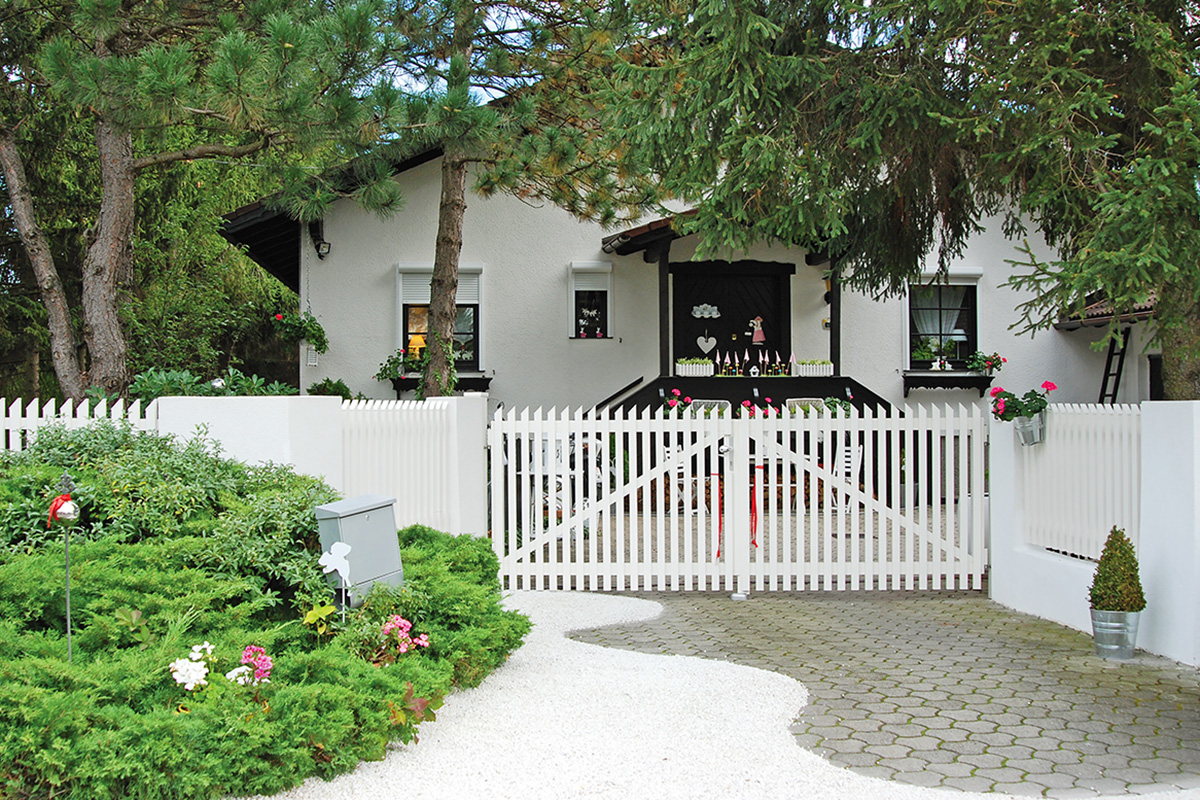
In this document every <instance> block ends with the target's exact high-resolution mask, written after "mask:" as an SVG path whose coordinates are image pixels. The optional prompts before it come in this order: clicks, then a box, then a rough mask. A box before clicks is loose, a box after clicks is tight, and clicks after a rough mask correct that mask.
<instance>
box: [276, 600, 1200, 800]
mask: <svg viewBox="0 0 1200 800" xmlns="http://www.w3.org/2000/svg"><path fill="white" fill-rule="evenodd" d="M506 604H507V605H508V606H510V607H512V608H517V609H520V610H521V611H523V612H525V613H526V614H528V615H529V616H530V618H531V619H532V620H533V622H534V629H533V632H532V633H531V634H530V635H529V637H528V638H527V639H526V643H525V645H524V646H523V647H521V648H520V649H519V650H517V651H516V652H515V653H513V655H512V657H511V658H510V659H509V661H508V663H506V664H505V665H504V666H503V667H501V668H500V669H499V670H497V671H496V672H495V673H493V674H492V675H491V676H490V677H488V679H487V680H485V681H484V682H483V685H482V686H480V687H478V688H476V689H471V690H468V691H464V692H458V693H455V694H453V695H451V696H450V697H448V698H447V699H446V704H445V706H444V707H443V708H442V709H441V710H440V711H439V712H438V720H437V722H435V723H432V724H430V725H427V726H422V727H421V728H420V737H421V741H420V743H419V744H414V745H407V746H396V747H395V748H393V749H392V751H391V752H389V754H388V756H387V757H386V758H385V759H384V760H383V761H380V762H375V763H369V764H362V765H360V766H359V768H358V769H357V770H355V771H354V772H353V773H351V774H348V775H343V776H341V777H339V778H336V779H334V780H332V781H328V782H326V781H322V780H319V779H312V780H309V781H307V782H306V783H304V784H303V785H302V786H300V787H298V788H296V789H293V790H292V791H289V792H285V793H283V794H279V795H275V797H276V798H290V799H292V800H351V799H353V800H382V799H383V798H405V800H407V798H438V799H439V800H456V799H457V798H476V797H487V798H514V800H540V799H541V798H654V800H659V799H660V798H689V799H690V798H763V799H764V800H782V798H805V800H813V799H816V798H846V800H860V799H861V798H889V799H890V798H895V799H896V800H954V798H961V799H962V800H968V799H970V798H976V799H978V798H987V800H998V798H1003V797H1005V795H998V794H971V793H966V792H951V791H947V790H941V789H924V788H920V787H915V786H909V785H905V784H899V783H893V782H889V781H881V780H876V779H873V778H867V777H864V776H861V775H857V774H855V773H853V772H850V771H848V770H845V769H842V768H840V767H836V766H834V765H832V764H830V763H829V762H828V761H825V760H824V759H822V758H820V757H818V756H816V755H814V754H812V753H811V752H809V751H807V750H804V749H803V748H801V747H799V746H797V745H796V744H795V742H794V741H793V739H792V736H791V734H789V733H788V730H787V728H788V724H789V723H790V722H791V721H792V720H793V719H794V718H795V717H796V716H797V714H798V713H799V712H800V709H801V708H802V707H803V706H804V704H805V703H806V702H807V698H808V692H807V690H806V689H805V688H804V686H803V685H801V684H800V683H798V682H797V681H795V680H793V679H791V678H788V677H785V676H782V675H779V674H776V673H773V672H766V671H763V670H758V669H753V668H750V667H743V666H739V665H736V664H729V663H726V662H721V661H708V660H704V659H700V658H692V657H688V656H656V655H646V654H642V653H630V652H625V651H621V650H611V649H607V648H602V647H597V646H594V645H588V644H583V643H580V642H573V641H571V640H569V639H566V638H565V637H564V633H566V632H568V631H571V630H578V629H580V628H590V627H595V626H598V625H608V624H612V623H617V622H633V621H638V620H643V619H651V618H653V617H655V616H657V615H658V613H659V612H660V610H661V607H660V606H659V605H658V604H657V603H653V602H649V601H646V600H639V599H636V598H628V597H612V596H606V595H592V594H586V593H582V592H516V593H513V594H511V595H510V596H509V597H508V598H507V600H506ZM1147 796H1151V797H1161V798H1172V799H1173V800H1185V799H1187V800H1193V799H1194V800H1200V790H1187V791H1177V792H1168V793H1163V794H1160V795H1147ZM1126 797H1128V795H1126Z"/></svg>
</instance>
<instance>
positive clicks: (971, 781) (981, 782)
mask: <svg viewBox="0 0 1200 800" xmlns="http://www.w3.org/2000/svg"><path fill="white" fill-rule="evenodd" d="M994 785H995V783H994V782H993V781H990V780H988V779H987V778H982V777H980V776H978V775H972V776H970V777H966V778H946V779H945V780H944V781H942V786H944V787H946V788H948V789H958V790H959V791H963V792H990V791H991V790H992V787H993V786H994Z"/></svg>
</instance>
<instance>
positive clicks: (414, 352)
mask: <svg viewBox="0 0 1200 800" xmlns="http://www.w3.org/2000/svg"><path fill="white" fill-rule="evenodd" d="M424 349H425V334H423V333H414V334H413V335H412V336H410V337H408V352H409V353H410V354H411V356H412V357H413V358H414V359H419V358H420V357H421V351H422V350H424Z"/></svg>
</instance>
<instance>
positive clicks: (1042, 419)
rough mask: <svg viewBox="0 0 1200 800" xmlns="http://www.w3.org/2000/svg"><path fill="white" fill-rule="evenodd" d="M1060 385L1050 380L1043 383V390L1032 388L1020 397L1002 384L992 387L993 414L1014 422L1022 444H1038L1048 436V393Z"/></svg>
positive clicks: (998, 417) (1005, 420) (1003, 419)
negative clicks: (1001, 385)
mask: <svg viewBox="0 0 1200 800" xmlns="http://www.w3.org/2000/svg"><path fill="white" fill-rule="evenodd" d="M1057 388H1058V387H1057V386H1055V385H1054V384H1053V383H1051V382H1050V381H1045V382H1044V383H1042V390H1041V391H1040V392H1039V391H1038V390H1037V389H1030V390H1029V391H1028V392H1026V393H1025V394H1023V395H1021V396H1020V397H1018V396H1017V395H1015V394H1013V393H1012V392H1010V391H1007V390H1005V389H1004V388H1002V387H1000V386H996V387H994V388H993V389H992V416H994V417H995V418H996V419H998V420H1002V421H1004V422H1012V423H1013V425H1014V427H1015V428H1016V431H1017V439H1018V440H1019V441H1020V442H1021V444H1022V445H1025V446H1026V447H1028V446H1029V445H1033V444H1038V443H1039V442H1041V441H1043V440H1044V439H1045V438H1046V406H1048V405H1049V404H1050V401H1049V399H1048V398H1047V395H1048V394H1049V393H1050V392H1053V391H1054V390H1055V389H1057Z"/></svg>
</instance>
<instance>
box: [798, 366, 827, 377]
mask: <svg viewBox="0 0 1200 800" xmlns="http://www.w3.org/2000/svg"><path fill="white" fill-rule="evenodd" d="M792 376H793V377H796V378H829V377H832V376H833V364H793V365H792Z"/></svg>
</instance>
